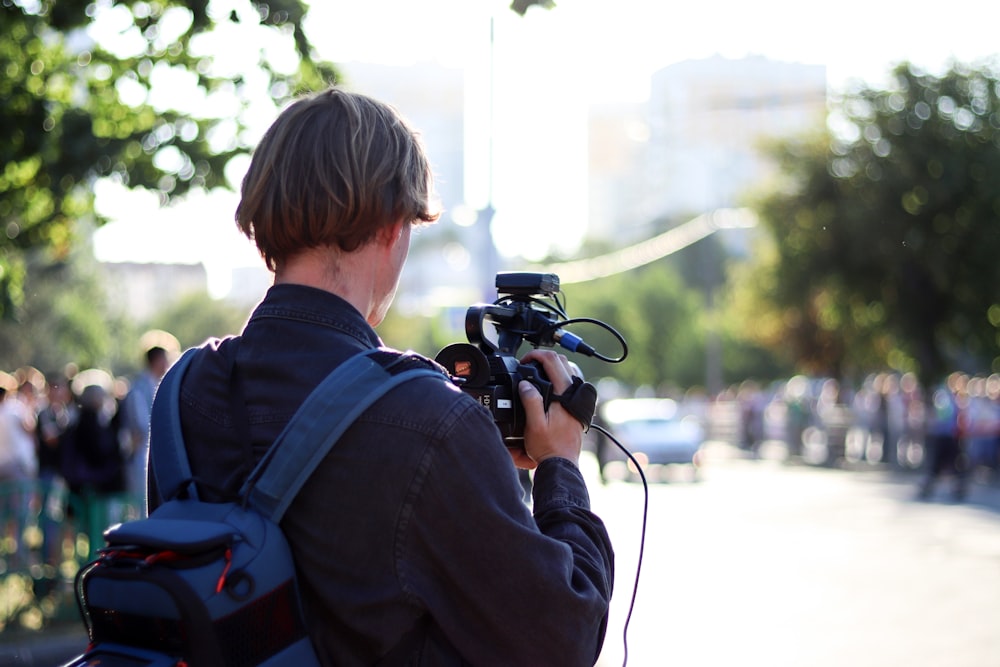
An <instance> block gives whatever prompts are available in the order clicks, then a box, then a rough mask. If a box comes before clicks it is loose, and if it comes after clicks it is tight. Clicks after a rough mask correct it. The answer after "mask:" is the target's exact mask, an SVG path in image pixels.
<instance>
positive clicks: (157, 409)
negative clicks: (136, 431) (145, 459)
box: [149, 347, 198, 498]
mask: <svg viewBox="0 0 1000 667" xmlns="http://www.w3.org/2000/svg"><path fill="white" fill-rule="evenodd" d="M197 352H198V348H195V347H193V348H191V349H189V350H188V351H186V352H185V353H184V354H183V355H182V356H181V358H180V359H178V360H177V362H176V363H175V364H174V365H173V366H171V367H170V370H168V371H167V373H166V375H164V376H163V379H162V380H160V384H159V386H158V387H157V389H156V394H155V397H154V399H153V409H152V411H151V413H150V416H149V441H150V447H149V467H150V468H151V469H152V470H153V474H154V475H155V476H156V486H157V488H158V489H159V490H160V496H162V497H163V498H170V497H172V496H174V495H176V493H177V492H178V491H179V490H180V489H181V487H182V486H184V485H187V494H188V496H189V497H191V498H197V497H198V491H197V489H196V488H195V485H194V484H193V483H192V482H193V479H192V475H191V465H190V464H189V463H188V458H187V452H186V451H185V450H184V437H183V435H182V434H181V415H180V400H181V381H182V380H183V379H184V373H185V371H187V367H188V366H189V365H190V364H191V360H192V359H193V358H194V355H195V354H196V353H197Z"/></svg>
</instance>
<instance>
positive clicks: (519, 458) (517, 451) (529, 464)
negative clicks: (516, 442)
mask: <svg viewBox="0 0 1000 667" xmlns="http://www.w3.org/2000/svg"><path fill="white" fill-rule="evenodd" d="M507 453H509V454H510V458H511V460H512V461H514V466H515V467H518V468H523V469H524V470H534V469H535V468H537V467H538V464H537V463H535V460H534V459H533V458H531V457H530V456H528V452H526V451H524V448H523V447H508V448H507Z"/></svg>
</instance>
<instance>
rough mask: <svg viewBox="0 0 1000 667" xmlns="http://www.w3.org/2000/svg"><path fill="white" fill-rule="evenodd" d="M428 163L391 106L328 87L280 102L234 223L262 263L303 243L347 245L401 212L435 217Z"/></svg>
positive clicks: (271, 264)
mask: <svg viewBox="0 0 1000 667" xmlns="http://www.w3.org/2000/svg"><path fill="white" fill-rule="evenodd" d="M431 188H432V178H431V170H430V165H429V163H428V160H427V156H426V154H425V153H424V148H423V145H422V143H421V141H420V138H419V136H418V135H417V133H416V132H415V131H414V130H413V129H411V128H410V126H409V125H408V124H407V122H406V121H405V120H404V119H403V118H402V116H400V114H399V113H398V112H397V111H396V110H395V109H394V108H393V107H391V106H389V105H387V104H384V103H382V102H379V101H377V100H374V99H372V98H370V97H367V96H365V95H360V94H357V93H351V92H347V91H345V90H342V89H339V88H330V89H328V90H325V91H323V92H320V93H316V94H313V95H310V96H308V97H304V98H301V99H299V100H298V101H296V102H294V103H293V104H292V105H291V106H289V107H288V108H287V109H285V110H284V111H283V112H282V113H281V115H279V116H278V119H277V120H276V121H275V122H274V124H273V125H271V127H270V128H269V129H268V131H267V132H266V133H265V135H264V138H263V139H262V140H261V142H260V144H259V145H258V146H257V149H256V150H255V151H254V155H253V159H252V160H251V163H250V169H249V170H248V171H247V174H246V176H245V177H244V178H243V187H242V199H241V201H240V204H239V206H238V207H237V209H236V223H237V224H238V225H239V227H240V229H241V230H242V231H243V233H244V234H246V236H247V237H248V238H250V239H251V240H253V241H254V242H255V243H256V244H257V249H258V250H259V251H260V254H261V256H262V257H263V258H264V261H265V262H266V263H267V266H268V268H270V269H271V270H276V269H277V268H278V267H279V266H280V265H281V264H282V263H283V262H284V261H285V260H286V259H288V258H289V257H292V256H294V255H295V254H297V253H298V252H300V251H302V250H304V249H306V248H316V247H321V246H334V245H335V246H338V247H339V248H341V249H342V250H344V251H345V252H352V251H354V250H356V249H357V248H358V247H360V246H362V245H364V244H365V243H367V242H369V241H370V240H372V239H373V238H374V237H375V234H376V233H377V232H378V231H379V230H380V229H382V228H384V227H388V226H391V225H393V224H395V223H397V222H399V221H400V220H403V221H404V222H408V223H420V222H434V221H435V220H437V218H438V216H439V215H440V213H439V211H438V210H437V209H432V207H431V196H432V193H431Z"/></svg>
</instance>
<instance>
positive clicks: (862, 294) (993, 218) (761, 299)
mask: <svg viewBox="0 0 1000 667" xmlns="http://www.w3.org/2000/svg"><path fill="white" fill-rule="evenodd" d="M893 73H894V79H895V81H894V84H893V85H892V86H890V87H887V89H885V90H881V89H877V88H872V87H868V86H858V87H856V88H855V89H852V90H849V91H848V92H846V93H845V94H843V96H842V97H840V98H839V99H837V100H836V101H835V102H834V104H833V108H832V113H831V116H830V120H829V122H828V129H827V132H825V133H824V134H823V135H822V136H816V137H810V138H802V139H799V140H796V141H793V142H790V143H785V144H782V145H780V146H778V147H777V148H776V149H775V156H776V158H777V159H778V160H779V161H780V162H781V163H782V167H783V173H784V178H783V181H782V182H781V183H780V184H779V185H778V187H776V188H775V189H774V190H772V191H771V192H770V193H769V194H768V195H766V196H764V197H762V198H761V200H760V202H759V203H758V205H757V208H758V212H759V215H760V219H761V221H762V223H763V224H764V225H765V226H766V228H767V229H768V230H769V231H770V232H771V239H770V243H771V245H770V246H769V247H766V248H761V249H760V251H759V252H758V254H757V257H756V259H757V264H756V265H755V266H753V267H749V268H747V269H746V270H745V271H744V273H743V274H742V275H741V276H740V277H739V278H738V279H737V280H735V281H734V282H733V285H734V288H735V289H736V290H742V294H737V295H735V296H734V302H735V303H736V304H737V306H736V308H737V309H736V310H734V311H733V312H734V313H735V314H736V317H735V318H734V319H739V320H740V321H743V322H746V323H747V324H748V333H750V334H751V335H753V336H755V337H756V338H757V340H759V341H761V342H765V343H768V344H770V345H771V346H772V347H774V348H776V349H777V348H784V349H785V350H786V351H787V353H788V354H790V355H791V356H792V358H793V359H794V360H795V361H796V363H797V365H798V366H800V367H801V368H803V369H806V370H810V371H813V372H817V373H824V374H829V375H831V376H834V377H842V376H843V374H844V373H845V371H851V370H852V369H866V368H867V369H870V368H872V367H885V366H886V365H888V366H890V367H893V368H896V369H899V370H913V371H916V372H918V373H919V374H920V376H921V377H922V379H923V380H924V381H933V380H936V379H937V378H938V377H939V376H940V375H942V374H943V373H945V372H947V371H948V370H950V369H953V368H958V367H962V366H968V367H971V368H974V369H975V370H982V369H987V370H990V369H991V370H993V371H998V370H1000V292H998V291H997V288H996V285H997V284H1000V262H998V261H997V258H998V257H1000V75H998V71H997V69H996V68H994V67H990V66H982V67H981V68H978V69H977V68H973V67H969V66H965V65H960V64H954V65H952V66H951V67H950V68H949V70H948V71H947V72H945V73H944V74H942V75H939V76H935V75H932V74H928V73H926V72H922V71H919V70H917V69H916V68H915V67H912V66H910V65H908V64H902V65H900V66H898V67H897V68H896V69H895V70H894V72H893Z"/></svg>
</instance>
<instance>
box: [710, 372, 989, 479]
mask: <svg viewBox="0 0 1000 667" xmlns="http://www.w3.org/2000/svg"><path fill="white" fill-rule="evenodd" d="M720 399H721V400H728V401H732V402H735V403H736V404H738V406H739V412H740V420H739V422H740V432H739V435H738V440H739V443H738V444H739V445H740V446H741V447H743V448H745V449H747V450H749V451H751V452H757V451H759V449H760V448H761V447H763V446H766V445H767V444H768V443H781V444H782V445H783V446H784V447H786V448H787V451H788V454H789V455H791V456H800V457H802V458H803V459H805V460H806V461H808V462H813V463H833V462H835V461H837V460H848V461H867V462H869V463H882V464H887V465H890V466H894V467H899V468H903V469H911V470H912V469H918V468H922V469H924V470H926V471H927V473H928V477H927V478H925V485H926V489H927V491H926V492H925V494H926V493H929V490H930V488H931V487H932V486H933V483H934V482H935V481H936V479H937V477H939V476H941V475H942V474H944V473H954V476H955V477H956V478H960V479H961V483H963V484H964V482H965V481H966V480H967V479H968V478H969V477H972V476H976V477H978V478H981V479H995V478H997V475H998V471H1000V375H998V374H992V375H988V376H986V375H969V374H965V373H959V372H956V373H952V374H951V375H949V376H948V377H947V378H946V379H945V380H944V381H942V382H941V383H940V384H939V385H936V386H931V387H922V386H921V385H920V383H919V382H918V381H917V378H916V376H915V375H913V374H909V373H907V374H895V373H877V374H872V375H869V376H868V377H866V378H865V379H864V381H863V382H862V383H861V384H860V386H858V387H851V386H847V385H845V384H844V383H841V382H839V381H837V380H835V379H831V378H809V377H805V376H801V375H800V376H795V377H792V378H790V379H788V380H786V381H783V382H778V383H774V384H772V385H769V386H766V387H765V386H760V385H757V384H755V383H753V382H745V383H743V384H741V385H739V386H737V387H734V388H732V389H730V390H728V391H727V392H725V393H724V394H723V395H722V396H721V397H720ZM928 480H929V481H928ZM958 493H960V492H957V494H956V495H958Z"/></svg>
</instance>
